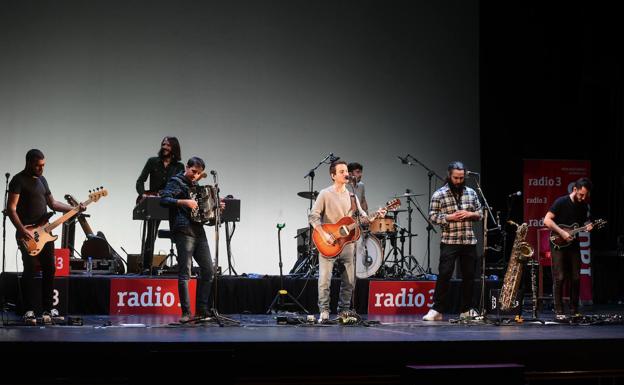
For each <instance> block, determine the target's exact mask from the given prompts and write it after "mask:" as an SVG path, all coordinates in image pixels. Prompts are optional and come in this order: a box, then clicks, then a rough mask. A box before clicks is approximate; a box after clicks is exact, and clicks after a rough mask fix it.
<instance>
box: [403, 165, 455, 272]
mask: <svg viewBox="0 0 624 385" xmlns="http://www.w3.org/2000/svg"><path fill="white" fill-rule="evenodd" d="M399 159H401V163H404V164H407V165H408V166H414V163H412V162H410V161H409V160H410V159H411V160H413V161H414V162H416V163H418V164H419V165H420V166H422V168H424V169H425V170H427V178H429V187H428V190H427V191H428V194H429V196H428V198H429V202H431V195H432V191H431V179H432V178H433V177H434V176H435V177H436V178H437V179H438V180H440V182H442V183H445V182H446V180H445V179H444V178H442V177H441V176H440V175H438V174H436V172H435V171H433V170H432V169H430V168H429V167H427V166H426V165H425V164H424V163H422V162H421V161H419V160H418V159H416V158H414V157H413V156H412V155H410V154H407V155H405V158H401V157H399ZM419 211H420V210H419ZM421 214H422V212H421ZM423 216H424V214H423ZM425 218H426V220H427V274H431V231H433V232H434V233H437V231H436V230H435V228H434V227H433V225H432V224H431V221H429V218H428V217H425ZM410 251H411V250H410ZM410 254H411V253H410Z"/></svg>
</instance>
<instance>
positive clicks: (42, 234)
mask: <svg viewBox="0 0 624 385" xmlns="http://www.w3.org/2000/svg"><path fill="white" fill-rule="evenodd" d="M107 195H108V191H106V189H104V188H102V187H100V188H98V189H95V190H94V191H93V192H91V193H90V194H89V199H88V200H87V201H86V202H84V203H83V205H84V206H87V205H89V204H91V203H92V202H97V201H98V200H100V198H102V197H105V196H107ZM79 212H80V208H79V207H77V206H76V207H74V208H73V209H71V210H69V211H68V212H66V213H65V214H63V215H62V216H61V217H60V218H59V219H57V220H55V221H54V222H52V223H48V220H49V219H50V217H51V216H52V215H54V213H53V212H51V213H47V214H46V215H45V216H44V217H43V218H42V219H41V220H40V221H39V223H36V224H34V225H27V226H26V228H27V229H28V230H30V231H31V232H32V233H33V238H31V239H20V242H21V243H22V245H23V246H24V248H25V249H26V250H27V251H28V254H30V255H32V256H33V257H34V256H36V255H37V254H39V253H40V252H41V250H42V249H43V247H44V246H45V244H46V243H48V242H54V241H56V239H57V238H58V235H52V230H54V229H55V228H56V227H58V226H60V225H62V224H63V223H65V222H66V221H67V220H69V219H70V218H71V217H73V216H74V215H76V214H78V213H79Z"/></svg>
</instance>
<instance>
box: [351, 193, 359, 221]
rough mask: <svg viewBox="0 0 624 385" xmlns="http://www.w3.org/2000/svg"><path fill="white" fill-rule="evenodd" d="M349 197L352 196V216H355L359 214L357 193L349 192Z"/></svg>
mask: <svg viewBox="0 0 624 385" xmlns="http://www.w3.org/2000/svg"><path fill="white" fill-rule="evenodd" d="M349 198H351V208H350V209H349V210H350V211H351V216H352V217H355V216H356V215H357V214H358V208H357V202H356V201H355V199H356V197H355V194H353V193H349Z"/></svg>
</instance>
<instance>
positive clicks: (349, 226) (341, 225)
mask: <svg viewBox="0 0 624 385" xmlns="http://www.w3.org/2000/svg"><path fill="white" fill-rule="evenodd" d="M321 226H322V227H323V230H325V232H326V233H329V234H331V235H332V236H333V237H334V238H335V239H336V241H335V242H334V243H333V244H331V245H330V244H328V243H327V242H325V240H324V239H323V236H322V235H321V233H320V232H318V231H317V229H314V232H313V233H312V240H313V241H314V244H315V245H316V248H317V249H318V251H319V253H320V254H321V255H322V256H323V257H325V258H333V257H335V256H336V255H338V254H340V253H341V252H342V250H343V249H344V247H345V246H346V245H347V244H349V243H352V242H355V241H357V240H358V239H359V238H360V228H359V226H357V225H356V223H355V220H354V219H353V218H351V217H343V218H341V219H340V220H339V221H338V222H336V223H333V224H332V223H326V224H324V225H321Z"/></svg>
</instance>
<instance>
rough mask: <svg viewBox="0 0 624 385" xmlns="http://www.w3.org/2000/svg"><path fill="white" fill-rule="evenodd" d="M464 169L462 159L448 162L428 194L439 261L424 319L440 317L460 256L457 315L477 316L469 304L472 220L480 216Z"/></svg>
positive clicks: (474, 240) (473, 252) (472, 269)
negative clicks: (443, 175)
mask: <svg viewBox="0 0 624 385" xmlns="http://www.w3.org/2000/svg"><path fill="white" fill-rule="evenodd" d="M465 173H466V169H465V167H464V165H463V163H462V162H459V161H454V162H451V163H450V164H449V165H448V169H447V183H446V184H445V185H444V186H442V187H441V188H439V189H438V190H436V191H435V192H434V193H433V195H432V196H431V203H430V206H429V218H430V220H431V222H432V223H435V224H437V225H439V226H440V227H441V228H442V238H441V240H440V264H439V267H438V279H437V281H436V288H435V292H434V294H433V302H434V303H433V306H432V308H431V310H429V312H428V313H427V314H426V315H425V316H424V317H423V320H424V321H441V320H442V319H443V316H442V312H443V311H444V310H445V308H446V306H447V302H448V291H449V288H450V280H451V275H452V274H453V268H454V267H455V260H456V259H457V258H459V261H460V265H461V272H462V284H461V290H462V300H461V314H460V318H469V317H474V316H477V315H478V313H477V312H476V311H475V310H474V309H473V308H472V307H473V305H472V289H473V285H474V273H475V261H476V258H477V238H476V237H475V235H474V232H473V229H472V223H473V222H475V221H479V220H481V219H482V218H483V212H482V210H481V203H480V202H479V198H478V197H477V193H476V192H475V191H474V190H473V189H471V188H470V187H467V186H466V185H465V180H464V178H465Z"/></svg>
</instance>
